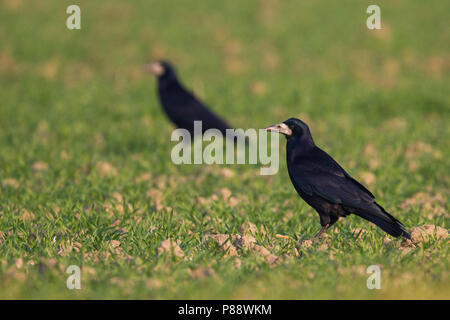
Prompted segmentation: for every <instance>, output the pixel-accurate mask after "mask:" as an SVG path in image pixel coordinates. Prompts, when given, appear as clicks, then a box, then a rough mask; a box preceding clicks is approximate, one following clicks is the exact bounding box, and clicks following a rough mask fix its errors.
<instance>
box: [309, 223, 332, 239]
mask: <svg viewBox="0 0 450 320" xmlns="http://www.w3.org/2000/svg"><path fill="white" fill-rule="evenodd" d="M329 227H330V224H329V223H327V224H326V225H324V226H322V229H320V231H319V232H318V233H317V234H316V235H315V236H314V238H313V241H314V240H316V239H318V238H320V236H321V235H322V233H324V232H325V231H327V230H328V228H329Z"/></svg>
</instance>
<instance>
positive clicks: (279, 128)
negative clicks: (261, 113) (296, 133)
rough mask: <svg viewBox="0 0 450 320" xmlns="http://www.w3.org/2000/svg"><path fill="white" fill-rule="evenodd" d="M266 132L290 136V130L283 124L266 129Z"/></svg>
mask: <svg viewBox="0 0 450 320" xmlns="http://www.w3.org/2000/svg"><path fill="white" fill-rule="evenodd" d="M266 130H267V131H270V132H278V133H281V134H284V135H285V136H290V135H292V130H291V129H290V128H289V127H288V126H287V125H286V124H284V123H279V124H275V125H273V126H270V127H267V128H266Z"/></svg>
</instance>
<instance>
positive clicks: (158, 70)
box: [145, 62, 164, 76]
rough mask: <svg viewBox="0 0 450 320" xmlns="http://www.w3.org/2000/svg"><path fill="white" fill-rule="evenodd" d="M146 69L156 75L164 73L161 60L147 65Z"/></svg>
mask: <svg viewBox="0 0 450 320" xmlns="http://www.w3.org/2000/svg"><path fill="white" fill-rule="evenodd" d="M145 71H147V72H149V73H151V74H153V75H155V76H160V75H162V74H163V73H164V67H163V66H162V65H161V63H159V62H154V63H150V64H146V65H145Z"/></svg>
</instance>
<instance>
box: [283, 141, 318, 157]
mask: <svg viewBox="0 0 450 320" xmlns="http://www.w3.org/2000/svg"><path fill="white" fill-rule="evenodd" d="M315 146H316V145H315V144H314V141H313V139H312V137H311V136H301V137H296V136H292V137H287V142H286V156H287V160H288V161H293V160H294V159H295V158H298V157H301V156H303V155H306V154H307V153H308V152H310V151H311V150H312V149H314V147H315Z"/></svg>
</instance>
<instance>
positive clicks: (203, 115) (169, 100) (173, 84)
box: [146, 61, 230, 135]
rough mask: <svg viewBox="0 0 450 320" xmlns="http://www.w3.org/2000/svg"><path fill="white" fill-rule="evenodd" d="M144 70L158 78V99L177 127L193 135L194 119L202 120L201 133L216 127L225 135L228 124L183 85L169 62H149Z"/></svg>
mask: <svg viewBox="0 0 450 320" xmlns="http://www.w3.org/2000/svg"><path fill="white" fill-rule="evenodd" d="M146 70H147V71H149V72H150V73H152V74H154V75H155V76H156V77H157V78H158V94H159V101H160V102H161V105H162V107H163V109H164V111H165V113H166V114H167V116H168V117H169V119H170V120H171V121H172V122H173V123H174V124H175V125H176V126H177V127H178V128H183V129H186V130H188V131H189V132H190V133H191V135H193V134H194V121H202V133H204V132H205V131H206V130H208V129H218V130H220V132H222V134H223V135H225V130H226V129H229V128H230V126H229V125H228V124H227V123H226V122H225V121H224V120H222V119H221V118H220V117H218V116H217V115H215V114H214V113H213V112H212V111H211V110H209V109H208V107H207V106H206V105H205V104H203V103H202V102H201V101H200V100H198V99H197V98H196V97H195V96H194V95H193V94H192V93H190V92H189V91H187V90H186V89H185V88H184V87H183V85H182V84H181V82H180V81H179V80H178V78H177V74H176V72H175V68H174V67H173V66H172V65H171V64H170V63H169V62H167V61H158V62H155V63H152V64H149V65H147V66H146Z"/></svg>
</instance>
